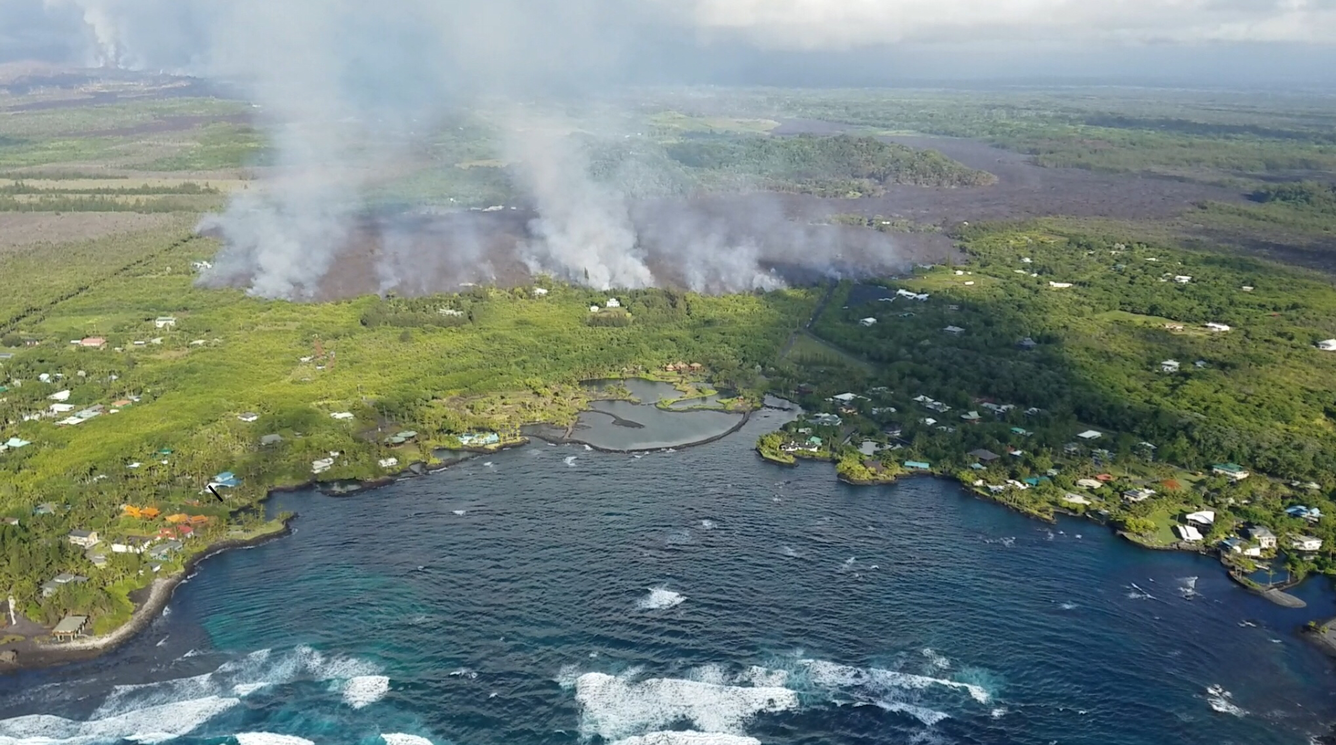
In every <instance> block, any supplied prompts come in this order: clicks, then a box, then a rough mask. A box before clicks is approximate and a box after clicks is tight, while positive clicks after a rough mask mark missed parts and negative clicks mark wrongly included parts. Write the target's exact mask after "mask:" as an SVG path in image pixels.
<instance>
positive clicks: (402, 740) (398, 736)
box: [380, 732, 432, 745]
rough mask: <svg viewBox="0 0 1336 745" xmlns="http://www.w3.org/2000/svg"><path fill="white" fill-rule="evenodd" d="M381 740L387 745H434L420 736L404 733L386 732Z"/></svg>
mask: <svg viewBox="0 0 1336 745" xmlns="http://www.w3.org/2000/svg"><path fill="white" fill-rule="evenodd" d="M380 737H381V739H382V740H384V741H385V745H432V741H431V740H428V739H427V738H425V737H421V736H419V735H406V734H404V733H402V732H386V733H384V734H382V735H381V736H380Z"/></svg>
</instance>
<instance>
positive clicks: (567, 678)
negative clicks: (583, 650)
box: [552, 665, 580, 691]
mask: <svg viewBox="0 0 1336 745" xmlns="http://www.w3.org/2000/svg"><path fill="white" fill-rule="evenodd" d="M552 680H553V681H554V682H555V683H556V684H557V685H559V686H561V687H562V688H563V689H565V690H568V691H569V690H570V689H572V688H574V687H575V684H576V683H577V682H578V681H579V680H580V666H579V665H562V666H561V669H560V670H558V671H557V677H555V678H553V679H552Z"/></svg>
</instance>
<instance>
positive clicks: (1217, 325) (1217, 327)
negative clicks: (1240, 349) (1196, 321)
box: [1206, 323, 1230, 334]
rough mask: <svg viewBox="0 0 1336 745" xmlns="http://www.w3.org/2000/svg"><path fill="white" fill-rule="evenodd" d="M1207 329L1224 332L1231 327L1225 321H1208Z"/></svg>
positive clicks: (1219, 332)
mask: <svg viewBox="0 0 1336 745" xmlns="http://www.w3.org/2000/svg"><path fill="white" fill-rule="evenodd" d="M1206 330H1207V331H1214V332H1215V333H1217V334H1223V333H1224V332H1226V331H1229V330H1230V328H1229V327H1228V326H1226V325H1225V324H1223V323H1208V324H1206Z"/></svg>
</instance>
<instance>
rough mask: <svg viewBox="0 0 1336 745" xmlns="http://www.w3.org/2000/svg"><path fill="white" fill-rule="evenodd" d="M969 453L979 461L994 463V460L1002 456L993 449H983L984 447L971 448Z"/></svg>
mask: <svg viewBox="0 0 1336 745" xmlns="http://www.w3.org/2000/svg"><path fill="white" fill-rule="evenodd" d="M969 454H970V455H971V456H973V457H974V459H975V460H977V461H979V462H980V463H992V462H993V461H995V460H997V459H998V458H1001V457H1002V456H1000V455H998V454H997V453H994V452H993V451H991V450H983V449H979V450H971V451H970V453H969Z"/></svg>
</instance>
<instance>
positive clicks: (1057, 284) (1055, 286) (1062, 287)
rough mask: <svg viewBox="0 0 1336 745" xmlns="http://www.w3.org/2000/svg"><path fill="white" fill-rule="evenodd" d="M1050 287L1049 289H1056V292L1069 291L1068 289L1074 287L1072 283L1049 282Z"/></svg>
mask: <svg viewBox="0 0 1336 745" xmlns="http://www.w3.org/2000/svg"><path fill="white" fill-rule="evenodd" d="M1048 286H1049V287H1052V288H1053V289H1055V290H1065V289H1067V288H1068V287H1071V286H1072V283H1071V282H1049V283H1048Z"/></svg>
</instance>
